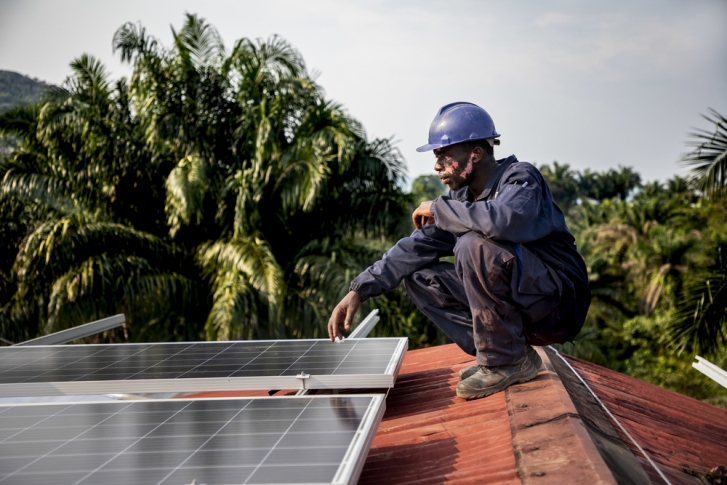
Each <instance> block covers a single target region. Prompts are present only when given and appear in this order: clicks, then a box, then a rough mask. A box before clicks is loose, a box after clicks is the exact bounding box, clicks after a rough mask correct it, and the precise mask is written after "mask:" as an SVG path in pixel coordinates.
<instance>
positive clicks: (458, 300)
mask: <svg viewBox="0 0 727 485" xmlns="http://www.w3.org/2000/svg"><path fill="white" fill-rule="evenodd" d="M454 258H455V263H454V264H452V263H448V262H438V263H434V264H431V265H428V266H425V267H424V268H422V269H421V270H419V271H417V272H415V273H414V274H412V275H410V276H409V277H408V278H406V279H405V280H404V285H405V287H406V290H407V292H408V294H409V296H410V298H411V299H412V301H413V302H414V303H415V304H416V306H417V307H418V308H419V309H420V310H421V311H422V313H424V315H426V316H427V317H428V318H429V319H430V320H432V321H433V322H434V323H435V324H436V325H437V326H438V327H439V328H440V329H441V330H442V331H443V332H444V333H445V334H446V335H447V336H448V337H449V338H451V339H452V340H453V341H454V342H455V343H456V344H457V345H458V346H459V347H460V348H461V349H462V350H464V351H465V352H467V353H468V354H470V355H473V356H476V357H477V363H478V364H480V365H488V366H497V365H508V364H513V363H515V362H517V361H519V360H520V359H521V358H522V357H523V356H524V355H525V346H526V344H528V343H530V344H533V345H546V344H549V343H553V339H552V338H550V336H551V335H552V334H555V332H554V330H556V329H557V328H558V326H559V324H560V322H559V317H558V313H559V312H558V304H559V302H560V300H561V298H560V295H561V294H562V290H563V285H562V282H561V280H560V278H559V276H558V275H557V274H556V273H555V272H554V271H553V270H552V269H551V268H549V267H548V266H547V265H545V263H543V262H542V261H541V260H540V259H539V258H538V257H537V256H536V255H535V254H533V253H532V252H530V251H529V250H528V249H527V248H525V247H524V246H521V245H512V244H507V243H503V242H500V241H493V240H491V239H489V238H486V237H484V236H482V235H481V234H478V233H475V232H469V233H466V234H464V235H463V236H462V237H460V238H459V239H458V241H457V244H456V245H455V248H454Z"/></svg>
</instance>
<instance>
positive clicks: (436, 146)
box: [417, 143, 447, 152]
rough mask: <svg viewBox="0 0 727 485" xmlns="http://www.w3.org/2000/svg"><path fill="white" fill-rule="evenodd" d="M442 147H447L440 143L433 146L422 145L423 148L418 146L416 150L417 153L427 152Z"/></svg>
mask: <svg viewBox="0 0 727 485" xmlns="http://www.w3.org/2000/svg"><path fill="white" fill-rule="evenodd" d="M443 146H447V145H442V144H441V143H436V144H434V145H424V146H420V147H419V148H417V151H418V152H428V151H429V150H436V149H437V148H442V147H443Z"/></svg>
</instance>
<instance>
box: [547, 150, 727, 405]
mask: <svg viewBox="0 0 727 485" xmlns="http://www.w3.org/2000/svg"><path fill="white" fill-rule="evenodd" d="M541 171H542V173H543V174H544V175H545V177H546V178H548V181H549V184H550V185H551V190H552V192H553V194H554V197H560V201H559V204H561V203H562V205H561V207H566V208H568V212H567V214H566V217H567V219H568V225H569V227H570V228H571V230H572V231H573V232H574V234H575V236H576V240H577V243H578V249H579V251H580V253H581V254H582V255H583V257H584V259H585V261H586V265H587V267H588V273H589V284H590V287H591V291H592V293H593V302H592V304H591V308H590V310H589V312H588V317H587V320H586V325H585V327H584V328H583V330H582V331H581V333H580V334H579V335H578V337H577V338H576V342H575V344H570V343H569V344H565V345H562V346H559V347H560V348H561V350H563V351H564V352H566V353H570V354H573V355H575V356H578V357H581V358H584V359H587V360H591V361H593V362H596V363H599V364H601V365H606V366H608V367H611V368H613V369H616V370H618V371H621V372H626V373H628V374H630V375H633V376H635V377H638V378H640V379H644V380H647V381H649V382H653V383H655V384H658V385H661V386H665V387H668V388H670V389H673V390H676V391H678V392H682V393H685V394H688V395H691V396H694V397H697V398H700V399H707V398H711V399H715V398H716V397H717V396H723V395H727V392H725V390H724V389H721V388H720V387H719V386H717V385H716V384H714V383H713V382H712V381H710V380H709V379H707V378H706V377H704V376H702V375H701V374H699V373H698V372H696V371H694V370H693V369H692V368H691V363H692V362H693V361H694V356H695V355H697V354H698V355H703V356H705V357H707V358H710V359H711V360H712V361H714V362H715V363H718V365H722V366H724V365H725V364H726V363H727V362H725V361H724V355H725V352H724V351H725V344H726V343H727V339H726V338H725V337H726V336H727V324H726V322H727V318H726V317H727V296H726V295H727V279H726V278H725V266H724V262H723V256H722V255H723V252H724V251H725V244H726V243H727V217H725V216H727V204H725V201H724V200H723V199H702V198H700V193H699V192H695V191H694V189H693V188H691V187H690V183H689V181H688V180H687V179H683V178H680V177H675V178H674V179H671V180H669V181H668V182H666V183H665V184H660V183H658V182H652V183H649V184H646V185H644V186H641V185H640V179H639V177H638V175H637V174H635V173H634V172H633V171H632V170H631V169H628V168H620V169H619V170H618V171H615V170H611V171H608V172H604V173H601V174H596V173H592V172H588V171H586V172H584V173H579V172H577V171H574V170H571V169H570V168H569V167H568V166H561V165H558V164H557V163H556V164H554V166H553V167H552V168H551V167H549V166H547V165H546V166H544V167H541ZM594 181H597V182H594ZM594 187H601V188H600V189H598V190H595V189H594ZM603 187H605V188H606V189H603ZM604 195H606V196H604Z"/></svg>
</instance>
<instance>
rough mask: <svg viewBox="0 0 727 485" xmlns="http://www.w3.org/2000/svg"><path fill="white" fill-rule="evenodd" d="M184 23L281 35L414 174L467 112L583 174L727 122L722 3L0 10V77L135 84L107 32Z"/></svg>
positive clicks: (667, 160) (650, 168)
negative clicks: (465, 106)
mask: <svg viewBox="0 0 727 485" xmlns="http://www.w3.org/2000/svg"><path fill="white" fill-rule="evenodd" d="M185 12H190V13H197V14H199V15H200V16H202V17H204V18H206V19H207V20H208V21H209V22H211V23H212V24H213V25H215V26H216V27H217V28H218V30H219V31H220V34H221V35H222V38H223V39H224V40H225V43H226V44H227V45H228V46H231V45H232V44H233V42H234V41H235V40H236V39H239V38H241V37H250V38H257V37H268V36H270V35H271V34H280V35H282V36H283V37H284V38H286V39H287V40H289V41H290V42H291V43H292V44H293V45H294V46H295V47H296V48H297V49H298V50H300V51H301V53H302V54H303V56H304V58H305V60H306V63H307V65H308V68H309V70H311V71H315V72H317V73H319V76H318V82H319V83H320V84H321V85H322V86H323V87H324V88H325V90H326V92H327V94H328V96H329V97H330V98H332V99H334V100H335V101H338V102H340V103H342V104H343V105H344V106H345V107H346V108H347V110H348V111H349V112H350V114H351V115H353V116H354V117H356V118H358V119H359V120H360V121H362V122H363V124H364V126H365V127H366V129H367V131H368V134H369V137H370V138H373V137H390V136H393V137H394V138H395V139H396V140H398V141H399V142H398V147H399V148H400V149H401V151H402V153H403V155H404V157H405V158H406V160H407V163H408V166H409V173H410V175H412V176H416V175H419V174H422V173H431V170H432V165H433V157H432V155H431V154H430V153H425V154H420V153H416V152H415V151H414V149H415V148H416V147H417V146H419V145H422V144H424V143H425V142H426V138H427V131H428V128H429V123H430V122H431V120H432V118H433V116H434V115H435V113H436V111H437V109H438V108H439V107H440V106H442V105H444V104H447V103H450V102H452V101H471V102H474V103H477V104H479V105H480V106H482V107H484V108H485V109H487V110H488V111H489V112H490V114H491V115H492V117H493V118H494V120H495V124H496V126H497V129H498V131H499V132H500V133H502V138H501V140H502V145H501V146H500V147H499V148H498V150H497V155H498V156H506V155H509V154H511V153H514V154H515V155H517V156H518V158H520V159H521V160H526V161H531V162H536V163H538V164H542V163H549V162H552V161H553V160H558V161H559V162H561V163H567V164H570V165H571V166H572V167H575V168H578V169H580V170H583V169H586V168H590V169H592V170H603V169H607V168H611V167H616V166H618V165H619V164H620V165H627V166H633V167H635V168H636V170H638V171H639V172H640V173H641V174H642V176H643V177H644V179H645V180H654V179H659V180H665V179H667V178H669V177H671V176H672V175H674V174H676V173H679V172H683V169H681V168H680V167H679V166H678V165H677V161H678V159H679V156H680V154H681V153H683V152H684V151H685V147H684V142H685V140H686V138H687V133H688V132H689V131H690V129H691V128H692V127H702V128H709V126H708V124H707V123H706V122H704V121H703V120H702V119H701V118H700V116H699V114H700V113H704V112H706V110H707V108H708V107H712V108H715V109H717V110H718V111H720V112H721V113H722V114H725V115H727V2H725V1H723V0H692V1H670V0H659V1H648V0H644V1H638V2H634V1H623V0H612V1H610V2H582V1H557V0H556V1H548V2H539V1H510V2H505V1H502V2H487V1H478V2H467V1H446V2H433V1H416V2H413V1H411V2H410V1H401V2H391V1H390V2H383V1H376V0H368V1H348V2H341V1H305V2H299V1H266V2H259V1H217V0H205V1H197V2H193V1H180V0H177V1H166V0H163V1H162V0H157V1H152V0H145V1H136V0H125V1H124V2H113V3H111V2H100V1H82V0H76V1H71V0H54V1H35V0H24V1H19V0H0V69H5V70H12V71H17V72H20V73H23V74H27V75H30V76H33V77H37V78H40V79H43V80H46V81H48V82H52V83H60V82H61V81H62V80H63V79H64V78H65V77H66V76H67V75H68V74H69V68H68V63H69V62H70V61H71V60H72V59H73V58H74V57H78V56H80V55H81V54H82V53H89V54H92V55H94V56H96V57H98V58H100V59H101V60H103V61H104V63H105V64H106V65H107V67H108V68H109V70H110V72H111V73H112V74H113V75H114V76H115V77H118V76H122V75H128V72H129V71H128V68H127V67H125V66H122V65H121V63H120V62H119V60H118V56H115V55H114V54H113V52H112V49H111V38H112V36H113V33H114V31H115V30H116V29H117V28H118V27H119V26H120V25H121V24H123V23H124V22H126V21H134V22H136V21H141V22H142V24H143V25H144V26H145V27H146V28H147V30H148V31H149V32H150V33H151V34H152V35H155V36H156V37H158V38H159V39H160V40H161V41H162V42H163V43H165V44H166V45H169V44H170V43H171V33H170V25H172V24H173V25H176V26H179V25H181V23H182V22H183V17H184V13H185Z"/></svg>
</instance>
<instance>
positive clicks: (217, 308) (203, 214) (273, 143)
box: [115, 15, 407, 339]
mask: <svg viewBox="0 0 727 485" xmlns="http://www.w3.org/2000/svg"><path fill="white" fill-rule="evenodd" d="M173 33H174V38H175V44H174V49H172V50H170V51H165V50H163V49H162V48H161V47H159V44H158V43H157V42H156V41H154V40H153V39H151V38H149V37H148V36H147V35H146V33H145V31H144V29H143V28H141V27H137V26H135V25H133V24H126V25H125V26H123V27H122V28H121V29H119V31H118V32H117V33H116V36H115V47H116V48H117V49H119V50H120V51H121V55H122V59H125V60H127V61H129V62H132V63H133V66H134V75H133V77H132V91H133V93H134V96H135V99H137V100H138V103H139V106H144V107H145V109H144V110H143V111H142V110H139V113H140V116H141V118H142V120H141V124H142V125H143V126H145V127H147V129H146V133H147V144H148V145H149V146H154V147H157V146H158V147H159V148H155V150H156V151H160V152H161V151H163V150H166V151H167V153H168V155H169V156H170V157H173V158H175V159H176V160H178V162H176V167H175V168H174V169H173V170H172V172H171V173H170V176H169V177H168V179H167V181H166V184H165V187H166V192H167V199H166V200H167V201H166V213H167V222H168V224H169V226H170V237H171V238H173V239H174V240H175V241H179V244H184V245H186V246H187V247H190V246H194V248H195V249H194V251H195V252H196V255H197V256H196V257H197V261H198V264H199V265H200V267H201V268H202V271H203V274H204V275H205V276H206V278H207V280H208V281H209V282H210V284H211V286H212V309H211V311H210V313H209V316H208V318H207V324H206V332H207V337H208V338H211V339H214V338H219V339H226V338H233V337H240V336H244V337H247V338H250V337H253V336H256V335H272V336H280V335H284V334H288V335H293V336H302V335H308V336H317V335H320V332H321V331H322V326H321V322H322V321H323V313H325V312H327V311H330V309H331V308H332V306H333V304H334V303H335V300H336V299H337V298H338V296H339V295H340V293H341V291H342V290H343V289H345V286H346V285H345V284H343V280H342V279H341V271H344V273H343V274H344V275H345V274H346V272H348V274H349V275H350V274H351V272H352V271H356V270H360V269H362V267H363V265H362V264H361V261H360V258H357V257H355V255H356V254H358V253H359V252H360V250H361V248H360V247H359V246H357V245H352V244H350V243H347V242H345V241H340V240H341V239H342V238H348V239H352V237H354V235H357V234H358V235H360V236H363V237H365V236H371V235H379V236H380V235H382V234H390V233H392V232H393V231H392V230H393V229H395V228H396V226H397V225H398V223H399V222H400V219H401V218H402V216H403V213H404V211H405V207H406V202H407V201H406V200H405V199H404V198H403V195H402V193H401V190H400V189H399V185H400V183H401V181H402V177H403V175H404V172H403V163H402V160H401V158H400V155H399V154H398V152H397V151H396V150H395V149H394V148H392V147H391V144H390V143H389V141H388V140H374V141H373V142H368V141H367V140H366V137H365V134H364V132H363V129H362V127H361V126H360V125H359V124H358V123H357V122H356V121H354V120H353V119H351V118H350V117H348V116H347V115H346V113H345V112H344V111H343V109H342V108H341V107H340V106H339V105H336V104H333V103H330V102H327V101H326V100H325V99H324V98H323V96H322V91H321V89H320V87H318V86H317V85H316V84H315V83H314V82H313V81H312V79H311V78H310V77H309V76H308V75H307V73H306V71H305V64H304V62H303V59H302V57H301V56H300V54H299V53H298V52H297V51H296V50H295V49H293V48H292V46H290V45H289V44H288V43H287V42H285V41H284V40H282V39H280V38H279V37H276V36H274V37H272V38H270V39H268V40H267V41H263V40H257V41H250V40H248V39H242V40H240V41H238V42H237V43H236V44H235V46H234V48H233V49H232V51H231V52H229V53H228V52H227V50H226V49H225V47H224V45H223V44H222V42H221V40H220V38H219V35H218V34H217V32H216V31H215V29H214V28H213V27H211V26H210V25H208V24H206V23H205V22H204V20H203V19H200V18H198V17H196V16H193V15H188V16H187V20H186V23H185V25H184V26H183V28H182V29H181V30H180V31H179V32H173ZM210 127H214V131H210V129H211V128H210ZM324 241H340V242H337V243H335V244H333V243H330V244H326V243H324ZM349 250H350V251H352V252H353V253H352V254H349V255H348V256H346V255H345V252H346V251H349ZM336 255H338V261H339V262H338V263H336V261H335V258H336ZM313 260H315V264H313V263H312V261H313ZM346 260H348V266H346V268H345V269H343V270H342V269H341V265H340V262H341V261H346ZM353 261H356V264H354V263H353ZM313 273H314V274H316V275H317V276H315V277H314V278H312V277H311V274H313ZM326 273H327V274H326ZM333 281H335V282H337V283H336V284H337V286H336V287H335V288H334V286H332V284H331V282H333ZM316 286H317V287H316ZM313 294H315V297H313ZM316 302H317V303H316ZM292 309H295V312H293V311H292Z"/></svg>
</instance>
